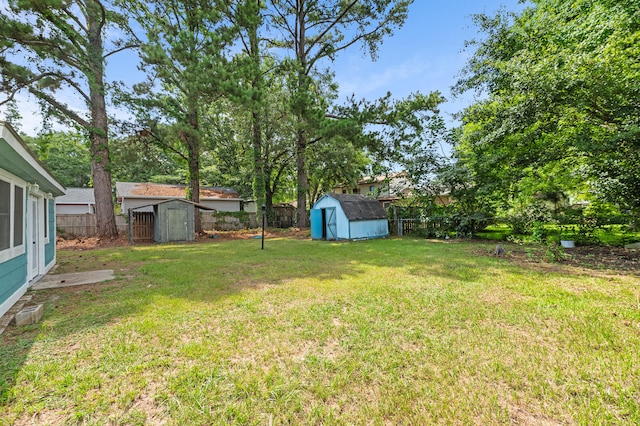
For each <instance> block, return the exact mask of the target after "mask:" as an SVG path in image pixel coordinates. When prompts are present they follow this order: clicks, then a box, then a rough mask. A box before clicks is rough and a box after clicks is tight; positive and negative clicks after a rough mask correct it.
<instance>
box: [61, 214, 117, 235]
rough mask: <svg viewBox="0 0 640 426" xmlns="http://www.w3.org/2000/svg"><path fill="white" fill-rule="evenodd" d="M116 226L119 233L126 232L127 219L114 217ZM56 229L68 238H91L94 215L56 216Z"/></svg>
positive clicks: (94, 225)
mask: <svg viewBox="0 0 640 426" xmlns="http://www.w3.org/2000/svg"><path fill="white" fill-rule="evenodd" d="M116 226H117V227H118V232H119V233H126V232H127V219H126V218H125V217H124V216H119V215H116ZM56 229H57V230H58V233H59V234H65V235H68V236H70V237H93V236H95V235H96V232H97V231H96V230H97V228H96V215H95V214H91V213H85V214H58V215H56Z"/></svg>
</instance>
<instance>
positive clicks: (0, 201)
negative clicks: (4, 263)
mask: <svg viewBox="0 0 640 426" xmlns="http://www.w3.org/2000/svg"><path fill="white" fill-rule="evenodd" d="M10 235H11V185H10V184H9V182H5V181H3V180H0V250H5V249H8V248H9V247H11V239H10Z"/></svg>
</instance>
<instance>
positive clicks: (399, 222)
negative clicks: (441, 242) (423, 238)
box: [389, 217, 448, 237]
mask: <svg viewBox="0 0 640 426" xmlns="http://www.w3.org/2000/svg"><path fill="white" fill-rule="evenodd" d="M447 225H448V224H447V221H446V219H444V218H441V217H432V218H425V219H396V220H390V221H389V232H390V233H391V234H393V235H397V236H399V237H402V236H405V235H410V234H415V233H416V232H421V231H422V233H424V234H431V235H433V234H436V233H438V232H440V233H445V232H446V231H447Z"/></svg>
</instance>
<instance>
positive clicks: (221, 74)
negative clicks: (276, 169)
mask: <svg viewBox="0 0 640 426" xmlns="http://www.w3.org/2000/svg"><path fill="white" fill-rule="evenodd" d="M125 7H126V8H127V10H128V11H129V13H131V15H132V16H133V17H134V19H135V20H136V21H137V23H138V25H139V27H140V28H141V30H142V31H141V32H142V34H140V35H139V38H138V40H137V41H138V43H139V44H140V46H141V47H140V55H141V58H142V69H143V70H144V71H146V72H147V73H148V79H147V81H146V82H144V83H141V84H138V85H136V86H135V87H134V92H135V93H134V95H135V96H127V95H123V96H122V99H123V100H124V101H125V102H127V103H128V104H129V105H131V106H132V107H133V108H134V109H135V111H136V115H137V117H138V120H139V121H140V123H141V124H142V125H143V126H144V127H145V129H146V130H145V131H148V132H150V133H151V134H152V135H154V136H156V140H158V141H161V142H162V143H163V144H165V146H171V147H173V150H174V152H176V153H177V154H179V155H181V156H183V157H184V158H185V159H186V160H187V165H188V181H189V182H188V184H189V191H188V198H189V199H190V200H191V201H193V202H196V203H197V202H199V201H200V154H201V151H202V145H203V141H202V129H201V123H202V114H203V109H204V108H206V106H207V105H209V104H210V103H212V102H213V101H215V100H216V99H218V98H219V97H220V96H222V95H223V94H224V93H225V91H226V90H227V89H229V88H232V87H233V85H234V84H235V83H234V82H233V81H229V79H228V77H229V75H228V71H229V68H228V60H227V58H226V49H227V48H228V47H229V46H230V45H231V43H232V42H233V41H234V40H235V37H236V34H237V33H236V32H235V29H234V27H233V25H231V24H230V23H229V22H228V20H227V19H226V16H227V15H226V13H225V12H226V8H227V4H226V2H222V1H219V2H215V3H213V4H212V3H211V2H210V1H204V0H185V1H178V0H150V1H135V2H127V3H126V5H125ZM159 124H163V125H164V128H163V129H158V125H159ZM195 221H196V223H195V227H196V232H201V231H202V226H201V224H200V216H199V215H198V214H196V216H195Z"/></svg>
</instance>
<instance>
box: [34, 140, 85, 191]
mask: <svg viewBox="0 0 640 426" xmlns="http://www.w3.org/2000/svg"><path fill="white" fill-rule="evenodd" d="M23 139H24V141H25V142H26V143H27V145H28V146H29V148H31V150H32V151H33V152H35V153H36V155H37V156H38V159H40V161H42V162H43V163H44V165H45V166H47V168H48V169H49V170H50V171H51V173H52V174H53V175H54V176H55V177H56V179H58V180H59V181H60V182H61V183H62V184H63V185H64V186H66V187H72V188H73V187H77V188H83V187H88V186H90V184H91V154H90V153H89V144H88V142H87V139H86V138H85V137H84V135H82V134H81V133H78V132H50V133H45V134H41V135H38V136H36V137H30V136H23Z"/></svg>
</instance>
